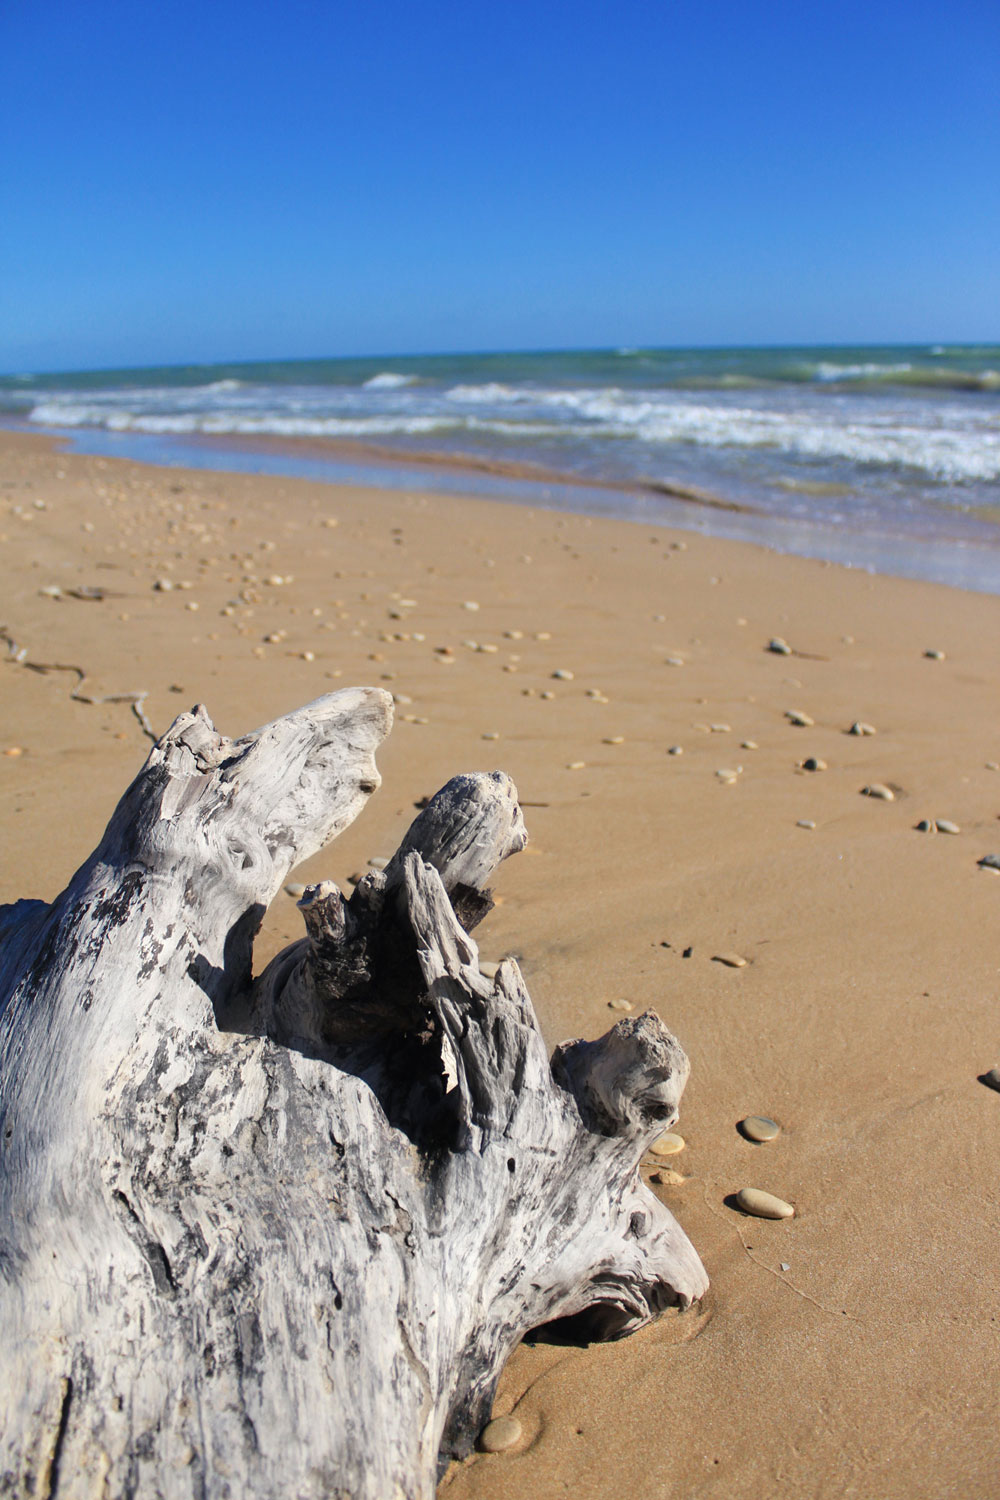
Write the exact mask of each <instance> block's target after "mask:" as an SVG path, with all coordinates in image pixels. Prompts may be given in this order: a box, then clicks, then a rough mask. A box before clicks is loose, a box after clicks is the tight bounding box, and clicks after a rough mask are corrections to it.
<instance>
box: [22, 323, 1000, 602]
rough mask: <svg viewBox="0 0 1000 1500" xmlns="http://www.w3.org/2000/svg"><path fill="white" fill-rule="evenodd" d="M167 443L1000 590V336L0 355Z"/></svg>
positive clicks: (136, 446)
mask: <svg viewBox="0 0 1000 1500" xmlns="http://www.w3.org/2000/svg"><path fill="white" fill-rule="evenodd" d="M0 421H2V422H3V423H4V424H5V425H8V426H9V425H14V426H24V425H27V426H29V427H31V428H33V429H36V430H39V431H46V432H50V433H57V434H61V435H63V436H68V437H70V438H71V439H72V442H73V446H74V447H76V448H78V449H82V450H84V451H89V452H101V453H105V454H120V455H122V456H126V457H132V458H136V459H144V460H146V461H149V462H156V463H167V464H171V463H173V464H184V465H187V466H191V465H197V466H200V467H210V468H220V469H233V468H236V469H240V470H247V469H253V470H255V471H258V472H260V471H263V472H273V473H282V474H300V475H304V476H306V477H309V478H318V479H324V478H325V479H330V480H341V481H344V480H346V481H352V482H362V483H372V484H380V485H386V484H388V485H405V486H407V487H412V486H414V485H417V486H420V487H422V488H425V489H441V488H446V489H449V490H452V491H455V490H459V491H462V492H464V493H475V494H483V495H489V496H491V497H493V498H501V499H509V500H512V501H516V502H519V503H529V504H537V505H547V506H551V507H554V508H560V507H562V508H566V509H571V510H582V511H584V512H587V513H591V514H603V515H616V516H622V517H624V518H626V519H631V520H636V521H645V522H647V523H650V522H658V521H662V522H664V523H667V524H675V525H682V526H686V527H689V528H692V529H696V530H701V531H706V532H711V533H712V534H714V535H722V536H735V537H740V538H743V539H749V540H758V541H763V542H766V543H767V544H768V545H770V546H777V547H779V548H782V549H784V550H788V551H794V552H803V553H806V554H808V555H813V556H819V557H828V558H831V559H833V560H837V561H841V562H848V563H851V564H853V565H855V566H859V567H869V568H872V569H875V570H877V571H886V572H896V573H901V574H908V575H911V576H916V577H926V578H934V579H937V580H939V581H944V582H949V583H956V584H959V585H961V586H964V587H969V588H977V589H984V590H987V591H989V592H1000V346H997V345H956V346H952V345H940V344H935V345H926V346H924V345H921V346H913V347H909V346H907V347H902V346H890V347H874V346H871V347H869V346H863V347H858V348H845V347H840V346H836V347H829V348H763V349H638V348H636V349H632V348H629V349H617V350H581V351H567V352H554V353H524V354H517V353H514V354H509V353H494V354H461V355H431V356H406V357H402V356H401V357H382V358H372V359H331V360H289V361H273V362H259V363H256V362H255V363H249V364H213V365H199V366H172V367H165V368H150V369H135V370H104V371H90V372H77V373H73V374H64V375H59V374H55V375H50V374H45V375H40V374H21V375H10V376H5V377H0Z"/></svg>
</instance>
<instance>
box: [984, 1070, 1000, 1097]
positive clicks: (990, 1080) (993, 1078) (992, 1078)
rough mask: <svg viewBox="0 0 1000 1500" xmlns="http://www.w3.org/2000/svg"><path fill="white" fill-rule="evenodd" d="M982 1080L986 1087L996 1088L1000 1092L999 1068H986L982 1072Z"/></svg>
mask: <svg viewBox="0 0 1000 1500" xmlns="http://www.w3.org/2000/svg"><path fill="white" fill-rule="evenodd" d="M983 1082H984V1083H985V1085H986V1087H987V1088H988V1089H996V1091H997V1093H998V1094H1000V1068H988V1069H987V1070H986V1072H985V1073H984V1074H983Z"/></svg>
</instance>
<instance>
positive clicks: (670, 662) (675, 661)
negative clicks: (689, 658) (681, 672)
mask: <svg viewBox="0 0 1000 1500" xmlns="http://www.w3.org/2000/svg"><path fill="white" fill-rule="evenodd" d="M665 660H666V664H667V666H668V667H683V665H684V658H683V657H681V656H668V657H666V658H665Z"/></svg>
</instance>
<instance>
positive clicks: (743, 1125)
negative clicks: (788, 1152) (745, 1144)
mask: <svg viewBox="0 0 1000 1500" xmlns="http://www.w3.org/2000/svg"><path fill="white" fill-rule="evenodd" d="M740 1134H741V1135H745V1136H746V1138H747V1140H748V1141H755V1142H756V1143H757V1144H758V1145H763V1143H764V1142H765V1141H773V1140H774V1139H775V1138H776V1137H777V1136H779V1135H780V1134H781V1126H780V1125H779V1124H778V1122H777V1121H776V1120H772V1119H771V1118H770V1116H769V1115H747V1117H746V1119H745V1120H741V1121H740Z"/></svg>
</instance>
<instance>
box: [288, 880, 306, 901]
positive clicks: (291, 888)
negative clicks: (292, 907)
mask: <svg viewBox="0 0 1000 1500" xmlns="http://www.w3.org/2000/svg"><path fill="white" fill-rule="evenodd" d="M305 889H306V888H305V886H304V885H300V884H299V882H298V881H297V880H291V881H289V883H288V884H287V885H286V886H285V895H286V896H295V897H298V896H302V895H304V894H305Z"/></svg>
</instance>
